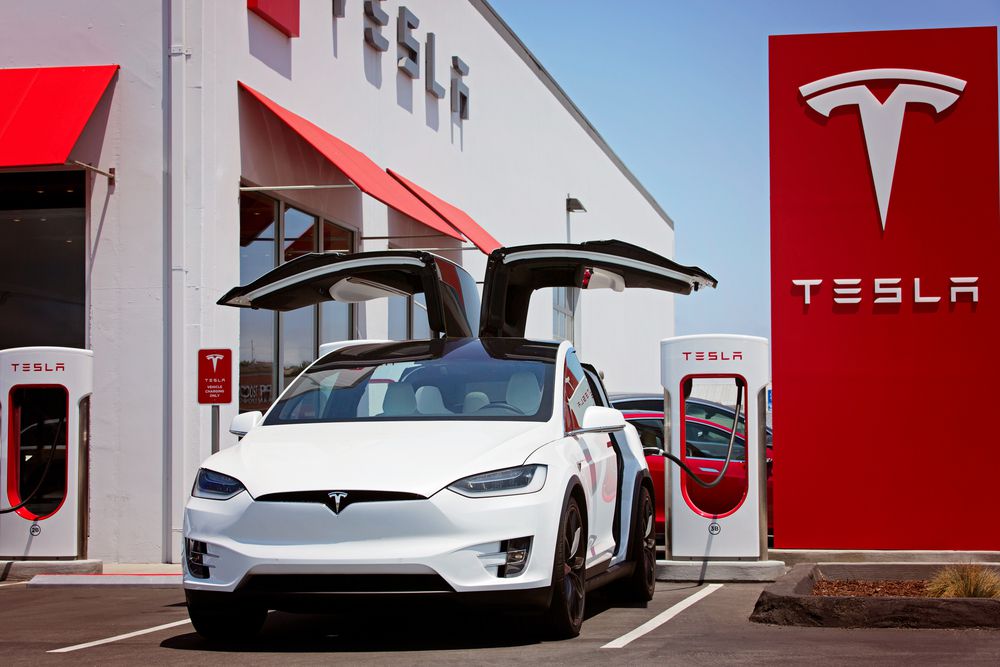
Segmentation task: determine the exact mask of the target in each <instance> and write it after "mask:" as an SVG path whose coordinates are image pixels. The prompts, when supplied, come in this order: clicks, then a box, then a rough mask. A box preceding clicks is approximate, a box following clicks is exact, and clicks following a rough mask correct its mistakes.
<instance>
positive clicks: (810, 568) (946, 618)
mask: <svg viewBox="0 0 1000 667" xmlns="http://www.w3.org/2000/svg"><path fill="white" fill-rule="evenodd" d="M946 564H947V563H937V564H931V563H854V564H843V563H832V564H831V563H820V564H818V565H810V564H806V563H800V564H799V565H796V566H794V567H793V568H792V570H791V572H789V573H788V574H787V575H785V576H784V577H782V578H781V579H779V580H778V581H776V582H775V583H773V584H771V585H770V586H768V587H767V588H765V589H764V590H763V591H762V592H761V594H760V597H758V598H757V604H756V605H755V606H754V610H753V613H752V614H751V615H750V620H751V621H753V622H755V623H768V624H772V625H799V626H810V627H826V628H1000V600H991V599H988V598H919V597H913V598H907V597H846V596H834V595H813V594H812V589H813V584H814V583H815V581H816V580H817V579H819V578H825V579H864V580H869V581H871V580H878V579H888V580H907V579H926V578H928V577H930V576H932V575H933V573H934V572H936V571H937V570H938V569H940V567H941V566H942V565H946ZM997 567H1000V565H997Z"/></svg>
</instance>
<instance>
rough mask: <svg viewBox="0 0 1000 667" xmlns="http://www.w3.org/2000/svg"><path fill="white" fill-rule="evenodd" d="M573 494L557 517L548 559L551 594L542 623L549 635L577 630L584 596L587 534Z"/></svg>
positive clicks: (568, 635) (572, 634) (573, 633)
mask: <svg viewBox="0 0 1000 667" xmlns="http://www.w3.org/2000/svg"><path fill="white" fill-rule="evenodd" d="M585 529H586V526H585V524H584V522H583V514H582V512H581V510H580V504H579V503H578V502H577V500H576V498H573V497H570V499H569V501H568V502H567V503H566V507H565V508H564V509H563V512H562V516H560V517H559V532H558V533H557V534H556V548H555V557H554V560H553V563H552V598H551V600H550V601H549V609H548V611H547V612H546V619H545V620H546V625H547V626H548V630H549V634H550V635H551V636H552V638H553V639H569V638H571V637H576V636H577V635H579V634H580V628H581V627H582V626H583V614H584V610H585V607H586V599H587V582H586V558H585V556H586V553H587V551H586V550H587V535H586V530H585Z"/></svg>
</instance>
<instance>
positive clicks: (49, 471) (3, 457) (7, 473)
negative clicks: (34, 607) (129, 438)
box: [0, 347, 94, 559]
mask: <svg viewBox="0 0 1000 667" xmlns="http://www.w3.org/2000/svg"><path fill="white" fill-rule="evenodd" d="M93 366H94V355H93V352H91V351H90V350H79V349H74V348H66V347H20V348H12V349H7V350H0V489H2V492H0V559H21V558H24V559H31V558H84V557H86V553H85V551H86V531H87V526H86V518H87V505H86V493H87V479H86V475H87V446H88V439H89V435H88V434H89V430H90V424H89V422H90V395H91V392H92V391H93V384H94V380H93V376H94V370H93Z"/></svg>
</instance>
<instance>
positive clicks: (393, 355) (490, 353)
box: [313, 338, 560, 368]
mask: <svg viewBox="0 0 1000 667" xmlns="http://www.w3.org/2000/svg"><path fill="white" fill-rule="evenodd" d="M559 345H560V342H558V341H546V340H534V339H530V338H432V339H428V340H403V341H389V342H383V341H378V342H376V341H372V342H360V343H358V344H354V345H349V346H345V347H340V348H338V349H335V350H333V351H331V352H329V353H328V354H326V355H323V356H322V357H320V358H319V359H318V360H317V361H316V362H315V364H314V366H313V368H323V367H327V366H333V367H339V366H343V365H345V364H346V365H348V366H351V365H354V366H356V365H368V364H379V363H393V362H401V361H420V360H423V359H436V358H439V357H442V356H446V355H447V356H450V357H455V358H456V359H457V358H465V357H468V358H470V359H471V358H479V357H492V358H494V359H505V360H506V359H511V360H525V361H546V362H554V361H555V359H556V355H557V353H558V351H559Z"/></svg>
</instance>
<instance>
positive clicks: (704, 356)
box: [681, 352, 743, 361]
mask: <svg viewBox="0 0 1000 667" xmlns="http://www.w3.org/2000/svg"><path fill="white" fill-rule="evenodd" d="M681 354H682V355H684V361H691V358H692V356H693V357H694V360H695V361H742V360H743V353H742V352H681Z"/></svg>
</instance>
